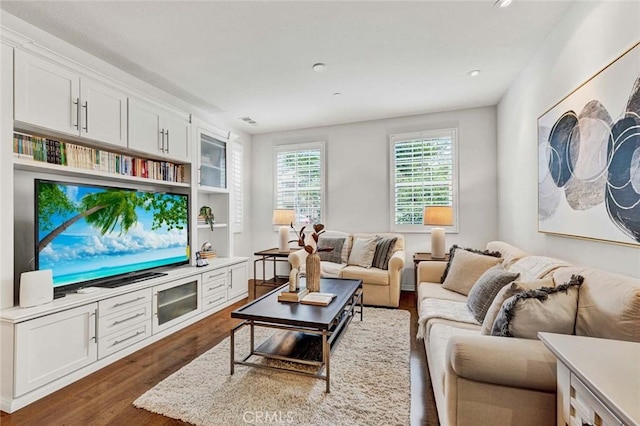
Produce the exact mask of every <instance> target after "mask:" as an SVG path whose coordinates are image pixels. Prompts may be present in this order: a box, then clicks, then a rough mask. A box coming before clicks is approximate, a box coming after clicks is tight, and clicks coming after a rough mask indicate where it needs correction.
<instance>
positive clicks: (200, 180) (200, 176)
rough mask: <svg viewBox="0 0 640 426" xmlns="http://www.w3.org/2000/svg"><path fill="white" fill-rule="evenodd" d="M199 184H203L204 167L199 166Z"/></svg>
mask: <svg viewBox="0 0 640 426" xmlns="http://www.w3.org/2000/svg"><path fill="white" fill-rule="evenodd" d="M198 185H202V168H201V167H199V168H198Z"/></svg>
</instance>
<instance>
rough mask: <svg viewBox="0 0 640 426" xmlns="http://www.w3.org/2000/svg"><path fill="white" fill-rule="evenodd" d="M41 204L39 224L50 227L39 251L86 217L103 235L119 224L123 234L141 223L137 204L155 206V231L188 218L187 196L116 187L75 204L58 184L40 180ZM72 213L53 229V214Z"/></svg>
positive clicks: (183, 221)
mask: <svg viewBox="0 0 640 426" xmlns="http://www.w3.org/2000/svg"><path fill="white" fill-rule="evenodd" d="M38 203H39V206H41V207H40V217H39V218H38V220H39V223H40V227H41V229H42V230H51V231H50V232H49V233H48V234H47V235H46V236H45V237H44V238H42V240H40V241H39V243H38V251H42V250H43V249H44V248H45V247H46V246H47V245H48V244H50V243H51V241H53V240H54V239H55V238H56V237H57V236H58V235H60V234H61V233H62V232H63V231H65V230H66V229H67V228H69V227H70V226H71V225H73V224H74V223H76V222H77V221H79V220H80V219H83V218H85V219H86V221H87V223H88V224H89V225H91V226H93V227H95V228H96V229H98V230H99V231H100V234H101V235H105V234H107V233H111V232H114V231H115V229H116V228H117V227H119V228H120V235H122V233H126V232H127V231H128V230H129V229H130V228H131V227H132V226H134V225H135V224H136V223H137V222H138V215H137V213H136V207H142V208H144V209H145V210H146V211H150V210H152V209H153V212H154V214H153V224H152V227H151V229H152V230H155V229H159V228H160V227H161V226H163V225H166V226H167V228H168V229H169V230H171V229H173V228H176V229H183V228H184V224H185V218H186V217H187V215H186V213H187V202H186V199H185V198H175V197H172V196H170V195H168V194H162V193H142V192H135V191H125V190H121V189H113V188H109V189H106V190H105V191H102V192H95V193H91V194H87V195H85V196H84V197H82V199H81V200H80V202H79V203H78V205H75V204H74V203H73V202H72V201H71V200H69V197H68V196H67V194H66V193H65V192H64V191H63V190H62V189H61V187H60V186H59V185H56V184H55V183H49V182H41V184H40V188H39V191H38ZM70 213H76V214H75V215H74V216H72V217H71V218H69V219H67V220H65V221H64V222H63V223H62V224H60V225H59V226H57V227H55V228H54V226H53V223H52V221H51V217H52V216H53V215H55V214H58V215H64V214H70Z"/></svg>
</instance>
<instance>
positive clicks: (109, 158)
mask: <svg viewBox="0 0 640 426" xmlns="http://www.w3.org/2000/svg"><path fill="white" fill-rule="evenodd" d="M13 152H14V155H16V156H17V157H18V158H25V159H29V160H34V161H42V162H45V163H49V164H59V165H63V166H68V167H75V168H78V169H89V170H96V171H102V172H107V173H116V174H120V175H125V176H135V177H141V178H148V179H157V180H164V181H168V182H185V167H184V166H183V165H180V164H174V163H171V162H168V161H155V160H145V159H142V158H136V157H131V156H129V155H124V154H118V153H115V152H110V151H105V150H100V149H96V148H90V147H86V146H82V145H76V144H73V143H70V142H61V141H57V140H53V139H48V138H45V137H41V136H33V135H28V134H25V133H18V132H14V134H13Z"/></svg>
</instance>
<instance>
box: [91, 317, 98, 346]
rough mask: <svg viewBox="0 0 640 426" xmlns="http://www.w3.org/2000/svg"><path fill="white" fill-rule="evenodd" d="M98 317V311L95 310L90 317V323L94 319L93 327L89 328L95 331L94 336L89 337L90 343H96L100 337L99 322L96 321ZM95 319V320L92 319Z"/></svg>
mask: <svg viewBox="0 0 640 426" xmlns="http://www.w3.org/2000/svg"><path fill="white" fill-rule="evenodd" d="M97 315H98V310H97V309H94V311H93V313H92V314H90V315H89V321H91V320H92V319H93V326H91V325H90V326H89V328H90V329H93V336H91V337H89V341H91V340H93V341H94V342H96V336H97V335H98V330H97V328H98V321H96V316H97ZM91 317H93V318H91Z"/></svg>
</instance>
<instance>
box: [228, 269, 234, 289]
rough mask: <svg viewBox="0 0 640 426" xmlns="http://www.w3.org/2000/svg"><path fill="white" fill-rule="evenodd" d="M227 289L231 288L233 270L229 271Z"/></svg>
mask: <svg viewBox="0 0 640 426" xmlns="http://www.w3.org/2000/svg"><path fill="white" fill-rule="evenodd" d="M229 288H233V269H232V270H230V271H229Z"/></svg>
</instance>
